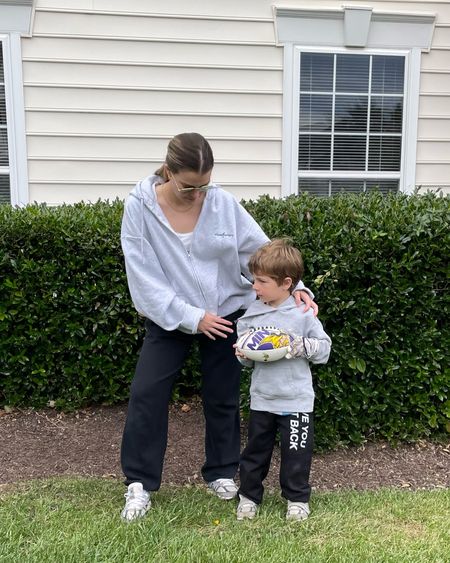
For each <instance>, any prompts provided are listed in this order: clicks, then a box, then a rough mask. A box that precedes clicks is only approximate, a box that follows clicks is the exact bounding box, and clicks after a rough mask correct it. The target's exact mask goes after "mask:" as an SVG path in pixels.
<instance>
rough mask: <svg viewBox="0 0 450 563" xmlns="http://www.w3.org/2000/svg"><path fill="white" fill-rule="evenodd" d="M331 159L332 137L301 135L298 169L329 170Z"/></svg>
mask: <svg viewBox="0 0 450 563" xmlns="http://www.w3.org/2000/svg"><path fill="white" fill-rule="evenodd" d="M330 159H331V136H330V135H299V139H298V169H299V170H329V169H330Z"/></svg>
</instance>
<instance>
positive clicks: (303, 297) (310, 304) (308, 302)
mask: <svg viewBox="0 0 450 563" xmlns="http://www.w3.org/2000/svg"><path fill="white" fill-rule="evenodd" d="M293 295H294V299H295V303H296V304H297V307H299V306H300V305H302V304H303V303H304V304H305V313H306V311H308V309H311V308H312V310H313V313H314V316H315V317H317V315H318V313H319V307H318V305H317V303H314V301H313V300H312V299H311V297H310V296H309V293H308V292H307V291H303V290H301V289H297V290H296V291H294V294H293Z"/></svg>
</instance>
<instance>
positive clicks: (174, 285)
mask: <svg viewBox="0 0 450 563" xmlns="http://www.w3.org/2000/svg"><path fill="white" fill-rule="evenodd" d="M162 183H164V180H163V179H162V178H160V177H159V176H149V177H147V178H145V179H144V180H142V181H141V182H139V183H138V184H137V185H136V186H135V188H134V189H133V190H132V192H131V194H130V196H129V197H128V199H127V201H126V204H125V210H124V216H123V220H122V233H121V241H122V249H123V252H124V255H125V264H126V270H127V278H128V285H129V289H130V293H131V298H132V300H133V303H134V306H135V307H136V309H137V311H138V312H139V313H140V314H142V315H143V316H145V317H147V318H149V319H151V320H152V321H154V322H155V323H156V324H157V325H159V326H161V327H162V328H164V329H165V330H175V329H180V330H182V331H183V332H188V333H191V334H194V333H196V332H197V331H198V323H199V322H200V320H201V319H202V318H203V316H204V314H205V312H206V311H208V312H210V313H214V314H217V315H220V316H226V315H229V314H230V313H233V312H234V311H237V310H238V309H241V308H244V309H246V308H247V307H248V306H249V305H250V303H252V302H253V301H254V299H255V294H254V291H253V289H252V285H251V283H250V281H249V280H250V279H251V275H250V272H249V270H248V267H247V264H248V260H249V258H250V256H251V255H252V254H253V253H254V252H255V251H256V250H257V249H258V248H259V247H260V246H262V245H263V244H265V243H266V242H267V241H268V240H269V239H268V238H267V236H266V235H265V234H264V232H263V231H262V229H261V227H260V226H259V225H258V224H257V223H256V221H255V220H254V219H253V218H252V217H251V216H250V214H249V213H247V211H246V210H245V209H244V208H243V207H242V206H241V205H240V204H239V203H238V202H237V201H236V199H235V198H234V197H233V196H232V195H231V194H230V193H228V192H226V191H225V190H223V189H222V188H220V187H219V186H218V185H214V187H212V188H211V189H210V190H209V191H208V192H207V193H206V197H205V200H204V203H203V207H202V211H201V213H200V217H199V219H198V222H197V225H196V227H195V230H194V233H193V237H192V245H191V249H190V251H189V252H187V251H186V248H185V246H184V245H183V243H182V241H181V240H180V238H179V237H178V236H177V234H176V233H175V232H174V231H173V229H172V228H171V226H170V224H169V223H168V221H167V219H166V217H165V215H164V213H163V212H162V210H161V208H160V207H159V205H158V202H157V198H156V192H155V185H156V184H162ZM302 287H303V285H299V286H298V288H299V289H300V288H302Z"/></svg>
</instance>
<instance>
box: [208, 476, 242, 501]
mask: <svg viewBox="0 0 450 563" xmlns="http://www.w3.org/2000/svg"><path fill="white" fill-rule="evenodd" d="M208 488H209V489H210V490H211V491H213V492H214V493H215V494H216V495H217V496H218V497H219V498H221V499H224V500H231V499H232V498H234V497H235V496H236V495H237V492H238V488H237V485H236V483H235V482H234V481H233V479H216V480H215V481H211V482H210V483H208Z"/></svg>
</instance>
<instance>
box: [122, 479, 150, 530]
mask: <svg viewBox="0 0 450 563" xmlns="http://www.w3.org/2000/svg"><path fill="white" fill-rule="evenodd" d="M124 496H125V499H126V501H125V507H124V509H123V510H122V513H121V517H122V518H123V519H124V520H126V521H127V522H131V521H132V520H137V519H138V518H142V517H143V516H145V513H146V512H147V510H148V509H149V508H150V506H151V504H152V503H151V501H150V493H149V492H147V491H145V490H144V487H143V486H142V483H131V484H130V485H128V491H127V492H126V493H125V495H124Z"/></svg>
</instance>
